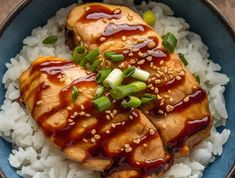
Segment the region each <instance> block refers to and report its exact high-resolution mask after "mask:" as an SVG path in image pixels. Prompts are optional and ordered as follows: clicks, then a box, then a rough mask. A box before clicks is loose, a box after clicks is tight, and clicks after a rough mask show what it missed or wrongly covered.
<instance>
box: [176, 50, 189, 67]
mask: <svg viewBox="0 0 235 178" xmlns="http://www.w3.org/2000/svg"><path fill="white" fill-rule="evenodd" d="M178 55H179V57H180V59H181V61H182V62H183V64H184V66H187V65H188V61H187V60H186V59H185V57H184V55H183V54H182V53H179V54H178Z"/></svg>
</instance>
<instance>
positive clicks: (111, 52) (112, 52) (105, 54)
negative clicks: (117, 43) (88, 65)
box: [104, 51, 117, 58]
mask: <svg viewBox="0 0 235 178" xmlns="http://www.w3.org/2000/svg"><path fill="white" fill-rule="evenodd" d="M113 54H117V53H116V52H114V51H106V52H105V53H104V57H107V58H110V56H111V55H113Z"/></svg>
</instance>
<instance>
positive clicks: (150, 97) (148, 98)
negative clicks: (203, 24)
mask: <svg viewBox="0 0 235 178" xmlns="http://www.w3.org/2000/svg"><path fill="white" fill-rule="evenodd" d="M156 98H157V96H156V95H153V94H150V93H145V94H144V95H143V97H142V98H141V102H142V104H146V103H149V102H151V101H154V100H155V99H156Z"/></svg>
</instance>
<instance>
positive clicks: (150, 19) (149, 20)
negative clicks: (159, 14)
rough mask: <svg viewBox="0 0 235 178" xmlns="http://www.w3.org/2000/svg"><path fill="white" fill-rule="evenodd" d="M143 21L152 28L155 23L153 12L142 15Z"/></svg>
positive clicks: (149, 11)
mask: <svg viewBox="0 0 235 178" xmlns="http://www.w3.org/2000/svg"><path fill="white" fill-rule="evenodd" d="M143 19H144V21H145V22H146V23H147V24H149V25H151V26H153V25H154V23H155V21H156V16H155V14H154V12H153V11H151V10H147V11H145V12H144V13H143Z"/></svg>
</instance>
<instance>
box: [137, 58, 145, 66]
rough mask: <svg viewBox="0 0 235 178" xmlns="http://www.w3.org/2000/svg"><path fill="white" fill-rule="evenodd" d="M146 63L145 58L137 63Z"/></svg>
mask: <svg viewBox="0 0 235 178" xmlns="http://www.w3.org/2000/svg"><path fill="white" fill-rule="evenodd" d="M144 63H145V60H144V59H143V60H140V61H138V62H137V64H139V65H141V64H144Z"/></svg>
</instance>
